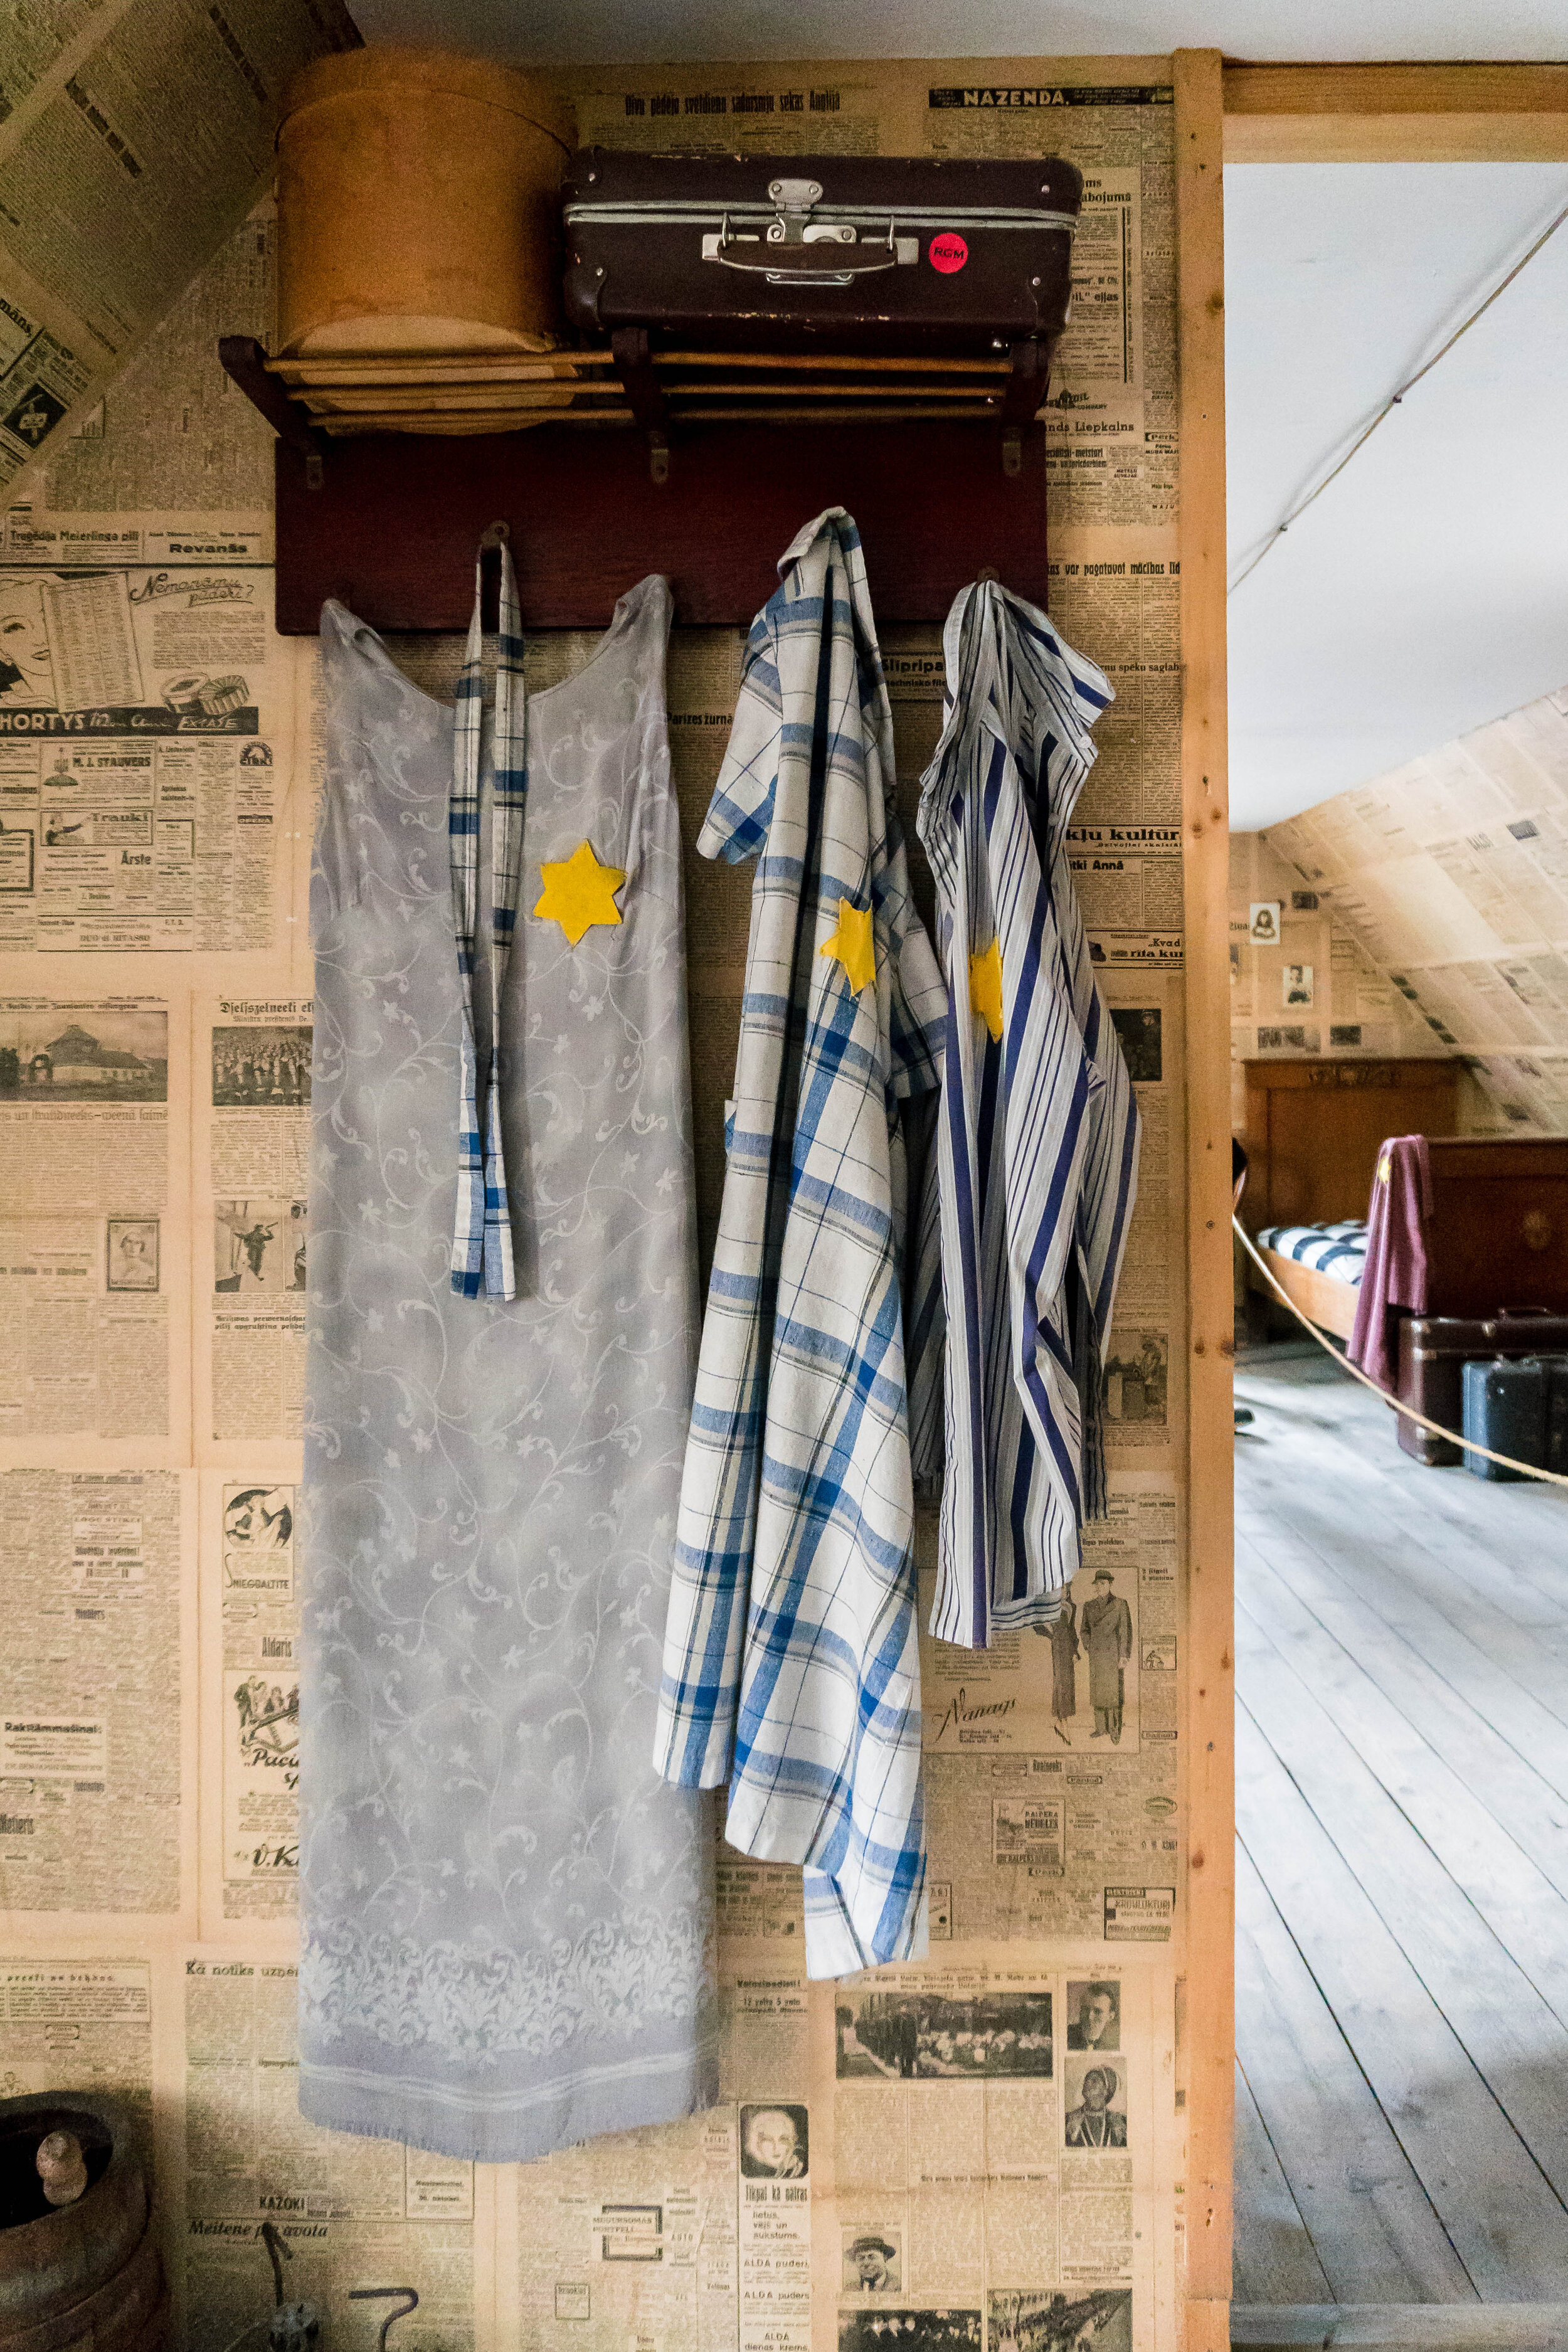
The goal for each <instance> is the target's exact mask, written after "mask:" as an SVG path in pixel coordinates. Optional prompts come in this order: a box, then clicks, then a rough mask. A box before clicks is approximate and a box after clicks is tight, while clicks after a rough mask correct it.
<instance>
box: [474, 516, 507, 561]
mask: <svg viewBox="0 0 1568 2352" xmlns="http://www.w3.org/2000/svg"><path fill="white" fill-rule="evenodd" d="M510 539H511V525H510V522H492V523H491V524H490V526H489V529H488V530H486V532H485V535H484V537H483V538H482V539H481V540H480V541H479V552H480V554H481V555H482V554H483V553H484V551H485V550H486V549H487V548H490V547H505V546H507V545H508V544H509V543H510Z"/></svg>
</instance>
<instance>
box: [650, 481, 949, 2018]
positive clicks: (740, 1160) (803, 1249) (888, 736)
mask: <svg viewBox="0 0 1568 2352" xmlns="http://www.w3.org/2000/svg"><path fill="white" fill-rule="evenodd" d="M779 570H780V572H781V574H782V575H783V581H782V585H781V586H780V587H779V589H778V590H777V592H776V593H775V594H774V595H773V597H772V599H771V600H770V601H769V603H768V604H767V605H766V606H765V607H764V608H763V611H762V612H761V613H760V614H758V615H757V618H756V620H755V622H754V623H753V624H752V633H751V638H750V643H749V646H748V648H747V654H746V661H745V667H744V674H743V677H742V688H741V695H740V700H739V703H738V705H737V708H736V712H735V722H734V728H733V731H732V733H731V739H730V747H729V751H728V752H727V754H726V756H725V760H724V764H723V768H722V770H721V774H720V777H719V782H718V786H717V789H716V790H715V792H714V795H713V801H712V805H711V806H710V809H709V812H708V819H707V823H706V824H705V825H704V827H703V830H702V834H701V836H700V840H699V844H698V846H699V848H700V850H701V852H702V854H703V856H707V857H722V858H725V859H728V860H731V861H739V860H740V859H742V858H747V857H755V858H756V859H757V861H758V863H757V873H756V878H755V881H754V884H753V886H752V928H751V941H750V946H749V949H748V954H747V965H746V987H745V999H744V1004H743V1008H742V1025H741V1043H740V1051H739V1055H738V1058H737V1065H736V1072H735V1102H734V1114H733V1119H732V1122H731V1131H730V1141H729V1164H728V1169H727V1172H726V1176H725V1182H724V1198H723V1205H722V1210H721V1217H720V1225H719V1238H718V1244H717V1247H716V1250H715V1253H714V1260H713V1273H712V1279H711V1283H710V1289H709V1295H708V1312H707V1317H706V1319H705V1321H704V1324H703V1330H702V1347H701V1356H700V1364H699V1369H698V1375H697V1392H696V1402H695V1406H694V1409H693V1412H692V1417H691V1430H690V1435H689V1439H688V1443H687V1453H686V1466H685V1476H684V1479H683V1482H682V1486H681V1497H680V1516H679V1524H678V1528H677V1541H676V1548H675V1575H674V1584H673V1589H672V1591H671V1595H670V1605H669V1618H668V1630H667V1633H666V1640H665V1653H664V1675H663V1685H662V1692H661V1696H660V1705H659V1720H658V1737H657V1742H656V1748H655V1762H656V1764H657V1766H658V1769H659V1771H660V1772H661V1773H662V1774H663V1775H664V1777H665V1778H666V1779H667V1780H674V1781H677V1782H679V1783H681V1784H683V1785H686V1786H691V1787H698V1788H717V1787H721V1786H722V1785H723V1784H724V1783H725V1782H728V1783H729V1789H730V1802H729V1812H728V1819H727V1822H726V1828H725V1835H726V1837H727V1838H728V1840H729V1843H731V1845H732V1846H735V1847H738V1848H739V1850H740V1851H741V1852H742V1853H748V1854H754V1855H756V1856H758V1857H760V1858H763V1859H768V1860H773V1861H789V1862H800V1863H804V1864H805V1944H806V1966H807V1969H808V1972H809V1973H810V1974H811V1975H812V1976H814V1977H825V1976H841V1975H844V1974H847V1973H848V1972H849V1971H851V1970H854V1969H862V1968H866V1967H868V1966H869V1965H871V1964H872V1963H873V1962H877V1961H882V1960H893V1959H907V1958H918V1957H919V1956H920V1954H921V1951H922V1950H923V1948H924V1937H925V1913H924V1903H923V1890H924V1881H925V1840H924V1828H923V1818H922V1811H921V1778H920V1744H921V1707H920V1654H919V1650H918V1646H917V1638H916V1624H915V1607H914V1601H915V1586H914V1562H913V1551H912V1519H913V1488H912V1480H911V1475H910V1448H909V1432H908V1419H907V1407H906V1400H905V1391H904V1337H903V1314H902V1302H901V1297H900V1258H901V1255H902V1250H903V1243H904V1234H903V1194H904V1188H905V1182H906V1176H905V1155H904V1143H903V1136H902V1132H901V1121H900V1104H901V1103H903V1102H904V1101H905V1100H906V1099H907V1098H908V1097H911V1096H914V1095H917V1094H921V1093H924V1092H929V1091H930V1090H931V1088H932V1087H934V1086H935V1084H936V1056H937V1054H938V1051H939V1049H940V1044H941V1036H942V1019H943V1013H944V1007H945V998H944V991H943V988H942V977H941V974H940V972H939V971H938V969H937V965H936V960H935V957H934V956H933V954H932V952H931V943H930V941H929V940H928V939H927V937H926V934H925V930H924V929H923V927H922V925H921V920H920V918H919V916H918V915H917V914H916V912H915V909H914V906H913V903H912V901H911V899H910V891H909V878H908V871H907V864H906V857H905V852H904V848H903V844H902V841H901V838H900V834H899V830H898V823H897V818H896V816H895V814H894V812H893V808H892V804H891V803H892V793H893V743H892V724H891V717H890V714H889V708H888V697H887V689H886V687H885V686H884V684H883V679H882V665H881V656H880V654H879V649H878V645H877V637H876V631H875V627H874V625H873V623H872V618H871V609H870V604H869V601H868V596H867V593H866V575H865V567H864V564H863V562H862V559H861V553H860V542H859V539H858V535H857V532H856V530H855V526H854V524H853V522H852V521H851V520H850V519H849V517H848V516H847V514H845V513H843V511H842V510H841V509H830V510H829V511H828V512H827V513H826V514H824V515H820V516H818V518H817V519H816V521H815V522H813V523H810V524H808V525H807V527H806V529H805V530H803V531H802V532H801V534H800V536H799V538H798V539H797V540H796V541H795V544H794V545H793V546H792V547H791V548H790V549H789V550H788V551H787V553H786V554H785V555H784V558H783V560H782V561H781V562H780V565H779Z"/></svg>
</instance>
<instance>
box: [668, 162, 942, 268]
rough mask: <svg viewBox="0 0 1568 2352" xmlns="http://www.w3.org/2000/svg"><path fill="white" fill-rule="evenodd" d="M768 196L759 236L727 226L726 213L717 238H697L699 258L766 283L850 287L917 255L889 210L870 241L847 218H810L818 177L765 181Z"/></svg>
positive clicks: (916, 242) (913, 241) (908, 263)
mask: <svg viewBox="0 0 1568 2352" xmlns="http://www.w3.org/2000/svg"><path fill="white" fill-rule="evenodd" d="M768 197H769V201H770V202H771V203H773V204H774V205H777V206H778V210H777V212H776V213H775V215H773V219H772V220H771V221H770V222H769V223H768V225H767V226H766V228H765V229H763V231H762V232H761V234H760V235H759V233H758V232H757V231H756V230H755V229H752V230H746V229H735V228H731V225H730V215H729V214H728V213H727V212H726V213H725V214H724V215H723V217H722V219H721V223H720V226H719V231H718V234H717V236H715V235H714V234H713V233H712V232H711V231H710V232H709V233H708V234H707V235H706V236H704V237H703V239H702V258H703V260H704V261H717V262H720V263H721V264H722V265H723V267H724V268H726V269H745V270H750V271H752V272H754V273H755V274H756V275H757V276H758V277H761V278H766V279H767V281H768V283H769V285H770V286H853V284H854V283H855V280H856V279H857V278H869V277H871V276H873V275H874V274H875V273H876V272H877V271H878V270H881V269H898V268H910V267H912V265H913V264H914V263H916V262H917V261H918V260H919V259H920V239H919V237H915V236H896V235H895V234H894V228H893V216H892V215H891V214H890V213H889V215H888V229H887V235H886V236H885V237H880V236H879V237H877V238H875V239H874V240H873V239H872V238H871V237H870V236H867V238H866V239H865V240H862V239H861V237H860V236H859V233H858V230H857V229H856V227H855V225H854V223H853V222H851V221H826V220H814V219H813V218H812V213H813V210H814V208H815V207H816V205H819V204H820V203H821V202H822V183H821V181H820V180H786V179H778V180H770V181H769V183H768ZM825 246H826V247H832V248H835V250H834V252H833V261H834V263H835V264H836V265H837V266H836V267H834V268H824V267H823V264H824V262H825V261H826V260H827V258H828V257H827V255H826V253H824V252H823V250H822V248H823V247H825ZM847 246H848V247H853V248H854V258H853V259H852V260H851V259H850V257H849V256H848V255H847V253H845V252H844V247H847Z"/></svg>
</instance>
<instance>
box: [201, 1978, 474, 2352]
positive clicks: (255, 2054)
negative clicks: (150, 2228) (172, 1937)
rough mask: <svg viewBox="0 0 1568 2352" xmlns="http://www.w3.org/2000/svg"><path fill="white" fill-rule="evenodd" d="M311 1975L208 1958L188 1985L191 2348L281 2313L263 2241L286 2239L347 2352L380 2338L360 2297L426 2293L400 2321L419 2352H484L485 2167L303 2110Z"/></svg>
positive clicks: (303, 2289)
mask: <svg viewBox="0 0 1568 2352" xmlns="http://www.w3.org/2000/svg"><path fill="white" fill-rule="evenodd" d="M297 1973H298V1972H297V1970H296V1969H295V1968H294V1967H293V1965H292V1963H289V1962H284V1961H280V1960H271V1961H268V1960H265V1959H251V1958H246V1959H231V1958H228V1957H227V1956H226V1955H219V1954H216V1953H215V1952H214V1951H213V1950H212V1949H211V1948H210V1947H209V1948H205V1949H204V1950H202V1951H201V1952H199V1953H195V1954H192V1955H190V1956H188V1957H187V1958H186V1960H185V1973H184V2058H185V2077H184V2124H185V2197H184V2217H183V2219H184V2247H183V2260H184V2293H185V2314H186V2337H185V2340H186V2342H187V2343H188V2344H189V2345H190V2346H191V2347H192V2352H224V2347H226V2346H227V2345H229V2344H230V2343H232V2341H233V2339H234V2338H235V2336H237V2335H239V2334H240V2332H241V2331H242V2330H246V2329H248V2328H250V2327H251V2326H254V2325H258V2324H262V2323H265V2321H266V2319H267V2316H268V2312H269V2311H270V2310H271V2308H272V2303H273V2276H272V2266H271V2260H270V2257H269V2255H268V2247H267V2244H266V2242H265V2241H264V2239H263V2236H262V2224H263V2223H264V2222H270V2223H271V2225H272V2227H273V2229H274V2230H275V2231H277V2233H278V2236H279V2238H280V2240H281V2241H282V2245H283V2249H284V2252H283V2255H282V2256H281V2258H280V2259H281V2260H282V2261H283V2262H284V2263H285V2266H286V2268H285V2274H286V2277H287V2280H288V2295H289V2300H290V2301H291V2302H306V2301H308V2302H310V2303H314V2304H315V2305H317V2306H318V2308H319V2309H321V2311H322V2312H324V2313H325V2314H326V2315H327V2325H328V2327H329V2328H330V2329H331V2337H332V2340H334V2341H336V2342H340V2343H341V2342H343V2341H357V2340H358V2338H357V2336H354V2335H352V2334H351V2333H350V2331H351V2328H353V2327H362V2328H364V2330H365V2336H364V2340H365V2341H366V2342H369V2341H371V2340H373V2335H374V2325H375V2321H374V2319H372V2320H369V2325H368V2326H367V2324H366V2322H367V2319H368V2318H369V2311H370V2310H371V2309H374V2310H375V2312H376V2316H377V2318H384V2317H385V2316H386V2315H388V2313H389V2312H390V2310H391V2309H392V2308H393V2306H392V2305H391V2304H390V2303H384V2304H381V2305H379V2306H374V2305H372V2306H363V2307H362V2309H361V2310H360V2311H358V2312H356V2311H355V2309H354V2307H353V2305H350V2303H349V2302H348V2300H347V2298H348V2294H349V2293H350V2291H351V2290H352V2289H355V2288H358V2289H362V2290H363V2289H367V2288H378V2287H389V2288H390V2287H400V2286H404V2285H408V2286H412V2287H414V2288H416V2290H417V2292H418V2295H419V2307H418V2310H417V2311H416V2312H415V2313H413V2314H411V2315H410V2316H409V2317H408V2318H407V2319H405V2320H404V2321H401V2322H400V2323H399V2340H400V2341H401V2342H402V2344H403V2345H404V2346H405V2347H410V2348H411V2352H470V2347H472V2345H473V2341H474V2210H475V2195H474V2168H473V2166H472V2165H471V2164H467V2163H459V2162H457V2161H455V2160H452V2159H450V2158H445V2157H437V2156H428V2155H425V2154H423V2153H421V2152H420V2151H419V2150H418V2149H416V2148H410V2147H403V2146H401V2145H400V2144H399V2143H398V2142H396V2141H395V2140H384V2139H365V2138H359V2137H353V2136H351V2135H350V2134H348V2133H344V2132H329V2131H322V2130H321V2129H319V2128H318V2127H317V2126H314V2125H312V2124H308V2123H306V2122H304V2121H303V2119H302V2118H301V2116H300V2111H299V2087H298V2078H299V2044H298V2041H297V2038H296V2033H295V2003H296V1979H297Z"/></svg>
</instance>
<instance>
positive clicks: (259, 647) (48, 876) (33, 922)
mask: <svg viewBox="0 0 1568 2352" xmlns="http://www.w3.org/2000/svg"><path fill="white" fill-rule="evenodd" d="M175 545H176V546H177V547H181V551H182V552H205V551H197V550H195V549H192V550H188V551H187V550H185V549H184V547H183V545H182V543H181V542H179V541H175ZM271 610H272V575H271V572H270V571H269V570H268V569H267V568H265V567H263V566H261V565H259V564H255V563H250V564H229V563H224V562H214V561H212V560H210V555H209V556H208V560H205V561H203V562H171V563H168V564H159V565H156V566H153V565H148V564H134V565H126V564H116V565H113V566H112V567H109V568H103V569H100V568H97V567H96V566H95V567H94V568H92V569H90V570H89V569H84V568H79V566H76V565H69V566H68V565H64V564H61V563H59V562H54V561H49V560H47V559H46V560H45V561H42V562H32V563H29V564H28V565H26V567H16V566H13V567H10V568H5V569H0V951H11V952H16V951H18V950H34V949H55V950H69V951H74V952H77V953H92V954H106V953H108V954H121V953H125V952H129V951H136V952H144V951H146V950H171V949H173V950H187V951H189V950H223V951H225V952H233V951H237V950H262V949H268V948H276V947H278V946H279V945H281V944H283V943H284V934H285V932H286V929H287V917H288V914H289V898H290V875H291V866H290V863H289V856H288V848H287V844H286V841H285V838H284V836H285V834H286V832H287V830H288V828H287V827H286V826H285V824H284V822H283V802H284V798H285V795H286V793H287V790H288V780H289V771H290V761H291V755H292V743H293V727H294V694H293V682H294V677H295V670H296V661H295V656H294V651H293V648H292V646H290V645H289V644H288V643H287V642H286V641H285V640H284V639H282V638H279V637H278V636H277V635H275V634H274V632H273V629H272V625H271Z"/></svg>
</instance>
